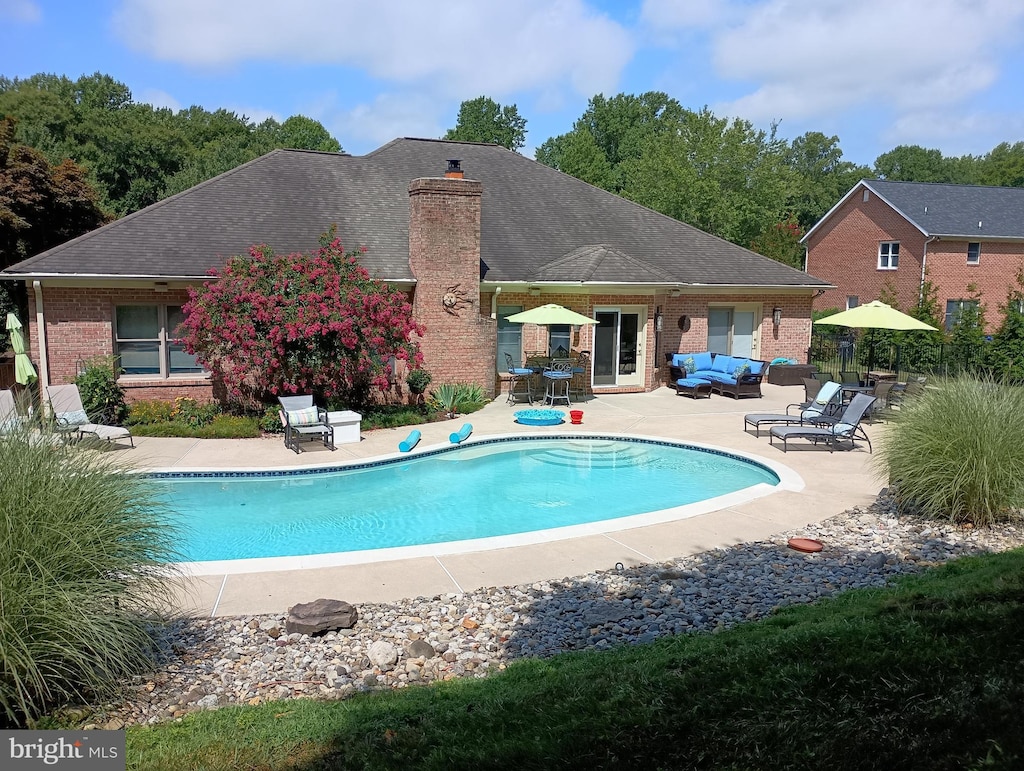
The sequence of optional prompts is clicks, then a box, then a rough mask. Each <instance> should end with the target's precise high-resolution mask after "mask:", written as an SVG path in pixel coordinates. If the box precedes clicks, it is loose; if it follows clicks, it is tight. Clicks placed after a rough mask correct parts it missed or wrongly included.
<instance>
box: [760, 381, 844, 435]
mask: <svg viewBox="0 0 1024 771" xmlns="http://www.w3.org/2000/svg"><path fill="white" fill-rule="evenodd" d="M841 388H842V387H841V386H840V385H839V383H824V384H823V385H822V386H821V390H819V391H818V394H817V396H815V397H814V399H813V400H812V401H809V402H803V403H802V404H790V405H788V406H787V407H786V412H785V413H784V414H783V413H776V412H773V413H766V412H755V413H751V414H750V415H744V416H743V430H744V431H746V430H747V426H753V427H754V432H755V433H754V435H755V436H761V424H762V423H797V424H801V425H802V424H804V423H815V422H830V421H831V420H832V418H833V416H834V414H835V413H836V412H837V411H838V409H839V397H840V394H841V393H842V391H841ZM793 408H798V411H797V412H795V413H791V412H790V409H793Z"/></svg>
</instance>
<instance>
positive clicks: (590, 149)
mask: <svg viewBox="0 0 1024 771" xmlns="http://www.w3.org/2000/svg"><path fill="white" fill-rule="evenodd" d="M534 157H535V158H536V159H537V160H538V161H540V162H541V163H543V164H544V165H546V166H550V167H551V168H553V169H558V170H559V171H562V172H564V173H565V174H569V175H570V176H573V177H576V178H577V179H582V180H583V181H584V182H588V183H590V184H591V185H594V186H595V187H599V188H601V189H603V190H615V189H616V188H617V183H616V179H617V177H616V173H615V169H614V168H612V164H611V162H610V161H609V160H608V156H607V155H605V153H604V151H603V150H602V149H601V148H600V147H598V145H597V140H596V139H595V138H594V135H593V134H591V133H590V132H589V131H571V132H569V133H568V134H563V135H562V136H560V137H555V138H553V139H549V140H547V141H546V142H545V143H544V144H542V145H541V146H540V147H538V148H537V152H536V153H535V154H534Z"/></svg>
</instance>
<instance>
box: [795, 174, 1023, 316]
mask: <svg viewBox="0 0 1024 771" xmlns="http://www.w3.org/2000/svg"><path fill="white" fill-rule="evenodd" d="M803 243H804V245H805V247H806V248H807V265H806V267H807V272H808V273H811V274H813V275H815V276H819V277H821V278H824V279H826V280H827V281H828V282H829V283H831V284H833V285H834V286H835V288H833V289H829V290H828V291H826V292H825V293H824V294H823V295H822V296H821V297H820V298H818V299H817V300H815V305H816V307H817V308H840V309H847V308H850V307H852V306H854V305H858V304H861V303H865V302H869V301H871V300H874V299H877V298H878V297H879V295H880V294H881V292H882V290H883V289H884V288H886V287H888V289H889V290H890V291H892V292H894V293H895V295H896V297H897V298H898V304H899V307H900V308H901V309H902V310H907V309H909V308H911V307H912V306H913V305H914V304H915V303H916V302H917V301H918V297H919V295H920V292H921V287H922V285H923V283H924V281H925V280H928V281H931V283H932V284H933V285H934V286H935V289H936V291H937V295H938V296H937V299H938V302H939V308H940V310H942V311H944V312H945V324H946V328H947V329H949V328H950V327H951V326H952V324H953V322H954V321H955V319H956V315H957V313H958V311H959V310H960V308H961V307H963V304H964V303H965V302H967V301H969V298H970V297H971V294H972V293H971V291H970V290H969V289H968V286H969V285H974V286H976V287H977V291H978V293H979V294H980V296H981V302H982V303H984V304H985V305H986V306H987V307H988V308H989V309H990V312H989V313H988V324H989V327H990V328H991V327H992V325H993V324H994V323H997V320H996V314H995V313H993V311H994V310H995V309H996V307H997V306H998V305H999V304H1001V303H1005V302H1006V293H1007V290H1008V289H1009V288H1010V287H1011V286H1013V285H1014V284H1015V283H1016V276H1017V271H1018V270H1020V269H1021V268H1022V266H1024V189H1022V188H1012V187H981V186H976V185H945V184H936V183H929V182H887V181H881V180H862V181H861V182H859V183H857V184H856V185H855V186H854V187H853V189H852V190H850V192H849V193H847V194H846V195H845V196H844V197H843V199H842V200H841V201H839V203H837V204H836V205H835V206H834V207H832V209H831V211H829V212H828V213H827V214H826V215H825V216H824V217H822V218H821V220H819V221H818V222H817V223H816V224H815V225H814V227H812V228H811V229H810V230H809V231H807V234H806V235H805V236H804V238H803Z"/></svg>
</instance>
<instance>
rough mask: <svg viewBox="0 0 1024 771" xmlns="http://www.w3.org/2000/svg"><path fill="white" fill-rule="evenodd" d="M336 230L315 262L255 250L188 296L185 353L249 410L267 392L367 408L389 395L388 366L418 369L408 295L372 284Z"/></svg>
mask: <svg viewBox="0 0 1024 771" xmlns="http://www.w3.org/2000/svg"><path fill="white" fill-rule="evenodd" d="M360 253H361V252H359V251H355V252H345V251H344V250H343V249H342V246H341V242H340V241H339V240H338V239H337V238H336V237H335V231H334V228H332V229H331V231H330V232H328V233H325V234H324V235H322V236H321V237H320V248H319V249H317V250H315V251H313V252H312V253H311V254H298V253H297V254H289V255H278V254H275V253H274V251H273V250H272V249H271V248H270V247H269V246H267V245H259V246H253V247H252V248H251V249H250V251H249V255H248V256H236V257H232V258H231V259H229V260H228V263H227V265H226V266H225V267H224V268H223V269H222V270H219V271H214V272H213V273H212V275H213V280H212V281H208V282H206V283H205V284H203V286H202V287H196V288H191V289H189V302H188V303H187V304H186V305H185V307H184V309H183V310H184V312H185V315H186V320H185V322H184V323H183V325H182V327H181V328H180V330H179V334H180V335H181V337H182V341H183V343H184V346H185V348H186V350H188V352H189V353H193V354H195V355H196V356H197V358H198V359H199V360H200V361H201V362H202V363H203V365H204V366H205V367H206V368H207V369H208V370H210V371H211V372H212V373H214V376H215V377H217V378H218V379H219V380H220V381H222V382H223V384H224V386H225V387H226V390H227V392H228V394H229V395H230V396H231V397H232V398H234V399H236V400H238V401H240V402H242V403H246V404H248V405H251V406H252V405H255V404H258V403H260V402H261V401H262V400H263V399H264V398H265V397H266V396H267V395H268V394H290V393H301V392H310V391H312V392H314V393H316V394H318V395H320V396H322V397H324V398H327V399H333V400H338V401H342V402H344V403H347V404H349V405H350V406H364V405H365V404H366V403H367V400H368V398H369V393H370V389H371V388H372V387H373V386H377V387H379V388H387V387H388V385H389V382H388V375H389V373H390V371H391V367H390V360H391V359H392V358H395V359H398V360H402V361H406V362H408V363H409V366H410V367H411V368H416V367H417V366H419V365H420V364H421V362H422V359H423V357H422V354H421V353H420V352H419V344H418V343H417V342H416V341H415V340H414V339H413V336H414V335H419V336H422V334H423V328H422V327H421V326H420V325H419V324H417V323H416V322H415V321H413V319H412V307H411V306H410V304H409V302H408V300H407V298H406V296H405V294H403V293H402V292H400V291H398V290H397V289H393V288H391V287H389V286H388V285H387V284H384V283H381V282H379V281H377V280H375V279H372V278H370V275H369V273H367V271H366V269H365V268H363V267H362V266H361V265H360V264H359V261H358V256H359V254H360Z"/></svg>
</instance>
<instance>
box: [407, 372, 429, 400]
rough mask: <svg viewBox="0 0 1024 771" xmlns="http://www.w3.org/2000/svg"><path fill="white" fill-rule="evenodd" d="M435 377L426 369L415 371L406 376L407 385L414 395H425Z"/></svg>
mask: <svg viewBox="0 0 1024 771" xmlns="http://www.w3.org/2000/svg"><path fill="white" fill-rule="evenodd" d="M433 379H434V377H433V375H431V374H430V373H429V372H427V371H426V370H425V369H414V370H412V371H411V372H410V373H409V374H408V375H406V376H405V383H406V385H408V386H409V390H410V391H412V393H414V394H422V393H425V392H426V390H427V388H428V387H429V386H430V381H431V380H433Z"/></svg>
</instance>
